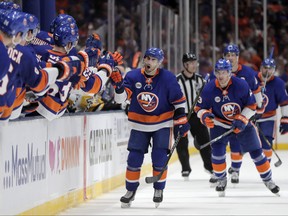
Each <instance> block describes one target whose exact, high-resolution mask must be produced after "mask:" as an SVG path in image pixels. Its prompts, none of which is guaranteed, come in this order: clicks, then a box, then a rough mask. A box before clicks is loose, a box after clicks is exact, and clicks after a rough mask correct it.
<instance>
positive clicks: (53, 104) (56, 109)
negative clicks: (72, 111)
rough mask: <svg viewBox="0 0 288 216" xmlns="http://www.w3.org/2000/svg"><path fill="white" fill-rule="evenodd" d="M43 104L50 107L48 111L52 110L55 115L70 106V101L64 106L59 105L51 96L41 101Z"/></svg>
mask: <svg viewBox="0 0 288 216" xmlns="http://www.w3.org/2000/svg"><path fill="white" fill-rule="evenodd" d="M41 102H42V103H44V104H45V107H48V109H50V110H52V111H53V112H55V113H58V112H60V111H62V110H63V109H65V108H66V107H67V105H68V101H66V102H65V103H64V104H63V105H61V104H59V103H57V102H56V101H54V100H53V99H52V98H51V97H50V96H49V95H48V96H46V97H44V98H43V99H42V100H41Z"/></svg>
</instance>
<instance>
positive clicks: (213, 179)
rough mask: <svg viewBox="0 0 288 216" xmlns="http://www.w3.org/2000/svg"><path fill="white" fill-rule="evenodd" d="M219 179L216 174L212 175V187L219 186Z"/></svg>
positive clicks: (210, 180)
mask: <svg viewBox="0 0 288 216" xmlns="http://www.w3.org/2000/svg"><path fill="white" fill-rule="evenodd" d="M217 181H218V179H217V177H216V176H215V175H214V173H212V174H211V177H210V179H209V183H210V187H211V188H214V187H215V186H216V185H217Z"/></svg>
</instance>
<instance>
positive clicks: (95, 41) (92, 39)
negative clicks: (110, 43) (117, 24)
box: [86, 33, 102, 50]
mask: <svg viewBox="0 0 288 216" xmlns="http://www.w3.org/2000/svg"><path fill="white" fill-rule="evenodd" d="M86 47H93V48H96V49H100V50H101V49H102V42H101V38H100V36H99V35H98V34H97V33H92V34H90V35H89V36H88V38H87V40H86Z"/></svg>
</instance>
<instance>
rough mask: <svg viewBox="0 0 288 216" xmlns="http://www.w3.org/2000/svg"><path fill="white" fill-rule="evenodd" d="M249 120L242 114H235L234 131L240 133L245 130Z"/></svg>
mask: <svg viewBox="0 0 288 216" xmlns="http://www.w3.org/2000/svg"><path fill="white" fill-rule="evenodd" d="M248 122H249V120H248V119H247V118H246V117H245V116H244V115H241V114H238V115H236V116H235V118H234V120H233V122H232V128H234V130H233V132H234V133H236V134H237V133H240V132H241V131H243V130H244V129H245V127H246V125H247V124H248Z"/></svg>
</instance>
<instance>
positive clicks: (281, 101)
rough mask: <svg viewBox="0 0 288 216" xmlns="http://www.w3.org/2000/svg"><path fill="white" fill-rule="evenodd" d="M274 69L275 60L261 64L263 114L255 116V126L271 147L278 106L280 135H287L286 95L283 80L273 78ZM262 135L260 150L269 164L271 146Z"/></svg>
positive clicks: (259, 76) (287, 104)
mask: <svg viewBox="0 0 288 216" xmlns="http://www.w3.org/2000/svg"><path fill="white" fill-rule="evenodd" d="M275 68H276V64H275V60H274V59H272V58H266V59H264V61H263V62H262V64H261V67H260V72H259V73H258V79H259V82H260V83H262V85H263V86H262V88H263V91H262V92H263V98H264V99H263V101H264V113H263V114H262V115H260V116H259V115H256V118H257V121H256V122H257V124H258V125H257V126H258V127H259V128H260V130H261V131H263V134H264V135H265V137H266V138H267V140H268V141H269V143H270V144H271V145H272V143H273V140H274V128H275V121H276V109H277V108H278V106H280V109H281V114H282V117H281V120H280V133H281V134H285V133H288V95H287V92H286V90H285V83H284V82H283V80H281V79H280V78H279V77H277V76H274V73H275ZM264 84H265V86H264ZM263 134H262V133H260V134H259V135H260V139H261V143H262V149H263V152H264V154H265V155H266V157H267V158H268V160H269V162H270V161H271V158H272V149H271V148H272V146H271V145H270V144H268V143H267V142H266V141H265V138H264V137H263Z"/></svg>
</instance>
